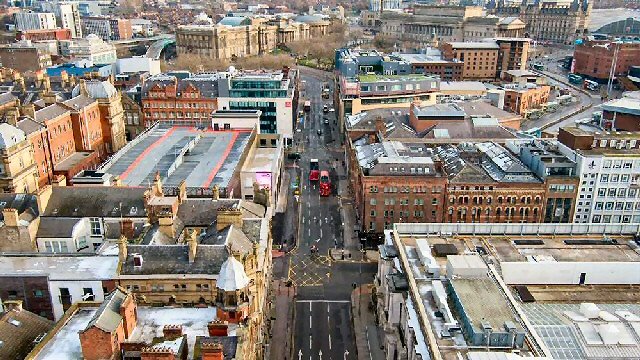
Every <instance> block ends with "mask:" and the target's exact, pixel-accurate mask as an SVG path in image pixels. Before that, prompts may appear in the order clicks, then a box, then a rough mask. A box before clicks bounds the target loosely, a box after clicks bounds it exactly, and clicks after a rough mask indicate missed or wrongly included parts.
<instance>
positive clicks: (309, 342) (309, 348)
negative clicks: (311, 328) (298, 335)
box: [309, 335, 311, 350]
mask: <svg viewBox="0 0 640 360" xmlns="http://www.w3.org/2000/svg"><path fill="white" fill-rule="evenodd" d="M309 350H311V335H309Z"/></svg>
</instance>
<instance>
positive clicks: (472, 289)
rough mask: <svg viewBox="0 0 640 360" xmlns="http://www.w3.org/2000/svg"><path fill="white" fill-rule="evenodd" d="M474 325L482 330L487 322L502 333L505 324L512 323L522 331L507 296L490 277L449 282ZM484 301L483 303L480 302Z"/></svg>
mask: <svg viewBox="0 0 640 360" xmlns="http://www.w3.org/2000/svg"><path fill="white" fill-rule="evenodd" d="M449 281H450V282H451V285H452V286H453V288H454V289H455V292H456V295H457V296H458V298H459V299H460V302H461V303H462V306H463V307H464V310H465V312H466V313H467V315H468V316H469V318H470V319H471V321H472V323H473V325H474V326H475V327H477V328H479V329H482V323H483V322H486V323H489V325H491V327H492V328H493V329H494V330H497V331H501V330H503V326H504V323H505V322H512V323H513V324H515V325H516V327H517V328H519V329H520V330H522V326H520V323H519V321H518V320H517V319H516V318H515V317H514V316H513V313H512V311H511V308H510V307H509V305H508V304H507V300H506V298H505V296H504V295H503V294H502V292H501V291H500V289H499V288H498V285H496V283H495V282H494V281H493V280H491V279H490V278H489V277H486V278H473V279H451V280H449ZM478 299H482V301H478Z"/></svg>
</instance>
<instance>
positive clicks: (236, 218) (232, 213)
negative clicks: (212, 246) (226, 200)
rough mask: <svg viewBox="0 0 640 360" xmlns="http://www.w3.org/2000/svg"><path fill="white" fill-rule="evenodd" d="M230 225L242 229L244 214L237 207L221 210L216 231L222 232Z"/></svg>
mask: <svg viewBox="0 0 640 360" xmlns="http://www.w3.org/2000/svg"><path fill="white" fill-rule="evenodd" d="M229 225H235V226H237V227H240V228H242V212H241V211H240V209H238V208H237V207H232V208H226V207H221V208H219V209H218V215H217V220H216V229H217V230H218V231H220V230H222V229H224V228H226V227H227V226H229Z"/></svg>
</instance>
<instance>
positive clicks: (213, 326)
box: [207, 320, 229, 336]
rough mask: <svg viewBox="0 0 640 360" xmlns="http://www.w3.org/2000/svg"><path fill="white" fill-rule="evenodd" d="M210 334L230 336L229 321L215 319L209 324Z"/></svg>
mask: <svg viewBox="0 0 640 360" xmlns="http://www.w3.org/2000/svg"><path fill="white" fill-rule="evenodd" d="M207 329H208V330H209V336H228V335H229V323H228V322H227V321H222V320H213V321H210V322H209V323H208V324H207Z"/></svg>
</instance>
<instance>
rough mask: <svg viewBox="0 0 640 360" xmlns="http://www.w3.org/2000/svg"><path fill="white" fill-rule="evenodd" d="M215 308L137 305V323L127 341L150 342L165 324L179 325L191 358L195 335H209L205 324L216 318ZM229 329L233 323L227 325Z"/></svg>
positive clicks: (160, 334) (159, 333)
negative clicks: (185, 338)
mask: <svg viewBox="0 0 640 360" xmlns="http://www.w3.org/2000/svg"><path fill="white" fill-rule="evenodd" d="M216 318H217V315H216V308H215V307H206V308H197V307H194V308H183V307H175V308H172V307H142V306H139V307H138V325H137V326H136V328H135V330H133V333H132V334H131V336H130V337H129V339H128V340H129V341H133V342H138V341H140V342H146V343H152V342H153V340H154V338H157V337H162V328H163V327H164V326H165V325H181V326H182V333H183V334H184V335H187V344H189V345H188V346H189V359H192V358H193V350H194V345H195V343H196V336H209V331H208V329H207V324H208V323H209V322H210V321H213V320H216ZM229 327H230V329H232V328H233V325H230V326H229Z"/></svg>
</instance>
